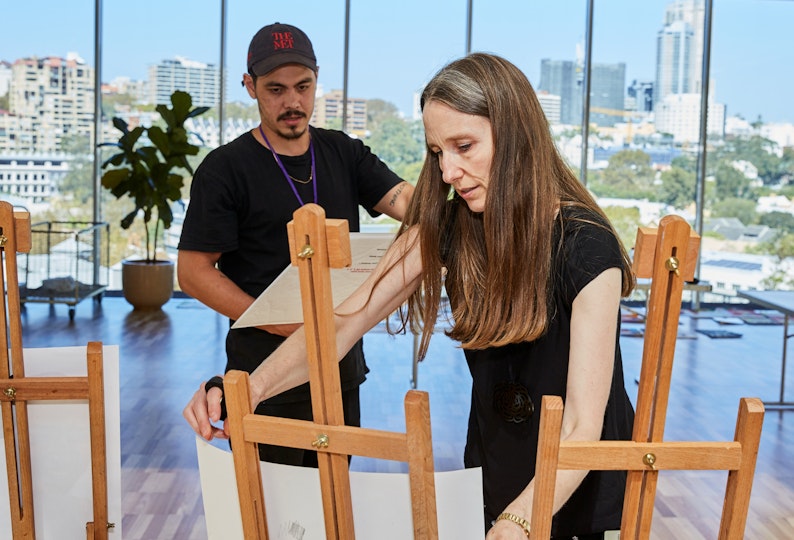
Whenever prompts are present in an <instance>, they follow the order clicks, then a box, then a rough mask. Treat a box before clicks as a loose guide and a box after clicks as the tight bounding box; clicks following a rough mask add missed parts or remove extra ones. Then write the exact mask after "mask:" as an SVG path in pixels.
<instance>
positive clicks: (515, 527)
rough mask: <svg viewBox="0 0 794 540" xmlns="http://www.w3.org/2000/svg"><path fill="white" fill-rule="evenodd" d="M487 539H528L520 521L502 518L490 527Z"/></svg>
mask: <svg viewBox="0 0 794 540" xmlns="http://www.w3.org/2000/svg"><path fill="white" fill-rule="evenodd" d="M485 540H527V535H526V533H524V529H522V528H521V525H519V524H518V523H513V522H512V521H509V520H506V519H500V520H499V521H497V522H495V523H494V525H493V527H491V528H490V530H489V531H488V534H486V535H485Z"/></svg>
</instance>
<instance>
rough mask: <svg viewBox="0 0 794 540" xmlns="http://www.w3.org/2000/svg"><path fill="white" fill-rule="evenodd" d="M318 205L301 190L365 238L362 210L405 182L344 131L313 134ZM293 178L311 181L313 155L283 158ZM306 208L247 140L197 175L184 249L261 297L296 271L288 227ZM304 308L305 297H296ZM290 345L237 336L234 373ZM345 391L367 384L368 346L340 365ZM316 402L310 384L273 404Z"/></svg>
mask: <svg viewBox="0 0 794 540" xmlns="http://www.w3.org/2000/svg"><path fill="white" fill-rule="evenodd" d="M309 129H310V133H311V137H312V144H313V146H314V153H315V159H316V163H315V170H316V176H317V177H316V178H315V179H314V180H315V181H316V182H317V198H318V200H317V201H315V200H314V194H313V188H312V183H311V182H308V183H305V184H303V183H300V182H294V185H295V187H296V188H297V189H298V193H299V195H300V198H301V199H302V200H303V202H304V203H309V202H316V203H317V204H319V205H320V206H322V207H323V209H324V210H325V213H326V217H327V218H336V219H347V220H348V223H349V227H350V231H351V232H356V231H358V230H359V215H358V207H359V205H361V206H363V207H364V208H365V209H366V210H367V211H368V212H369V213H370V214H371V215H373V216H375V215H377V213H376V212H375V211H374V210H373V207H374V206H375V205H376V204H377V203H378V202H380V200H381V199H382V198H383V197H384V196H385V195H386V194H387V193H388V192H389V191H390V190H391V189H392V188H393V187H394V186H396V185H397V184H399V183H400V182H402V179H400V177H398V176H397V175H396V174H394V173H393V172H392V171H391V170H389V168H388V167H387V166H386V165H385V164H384V163H383V162H382V161H381V160H380V159H378V158H377V156H375V155H374V154H372V152H370V150H369V148H368V147H367V146H365V145H364V144H363V143H362V142H361V141H359V140H357V139H351V138H350V137H348V136H347V135H346V134H345V133H343V132H341V131H331V130H326V129H319V128H314V127H310V128H309ZM279 158H280V159H281V160H282V162H283V163H284V166H285V168H286V169H287V172H288V173H289V174H290V175H292V176H293V177H294V178H297V179H299V180H302V181H305V180H307V179H308V178H309V176H310V170H311V155H310V153H309V152H308V151H307V152H306V153H305V154H303V155H301V156H281V155H279ZM300 206H301V203H300V201H299V200H298V198H297V197H296V196H295V193H294V192H293V190H292V187H291V186H290V184H289V182H288V181H287V179H286V178H285V176H284V174H283V172H282V171H281V169H280V168H279V166H278V164H277V163H276V160H275V159H274V157H273V154H272V153H271V152H270V150H269V149H268V148H266V147H265V146H262V145H261V144H260V143H259V142H258V141H257V140H256V139H255V138H254V136H253V135H252V134H251V133H250V132H247V133H245V134H243V135H241V136H240V137H238V138H237V139H235V140H234V141H231V142H230V143H228V144H226V145H224V146H221V147H219V148H216V149H215V150H213V151H212V152H210V153H209V154H208V155H207V157H206V158H205V159H204V161H203V162H202V163H201V165H199V167H198V168H197V169H196V173H195V175H194V176H193V183H192V185H191V188H190V203H189V205H188V208H187V213H186V215H185V221H184V224H183V226H182V236H181V238H180V241H179V249H184V250H192V251H203V252H220V253H221V256H220V260H219V262H218V268H219V269H220V270H221V271H222V272H223V273H224V274H225V275H226V276H227V277H229V279H231V280H232V281H233V282H234V283H235V284H236V285H237V286H238V287H240V288H241V289H242V290H244V291H245V292H247V293H248V294H250V295H251V296H253V297H258V296H259V295H260V294H261V293H262V292H263V291H264V290H265V289H266V288H267V287H268V286H269V285H270V283H272V282H273V280H274V279H275V278H276V277H277V276H278V275H279V274H280V273H281V272H282V271H283V270H284V268H286V267H287V265H289V264H290V257H289V241H288V238H287V223H288V222H289V221H291V220H292V214H293V213H294V212H295V210H297V209H298V208H299V207H300ZM295 301H296V302H300V291H295ZM283 340H284V338H282V337H280V336H276V335H273V334H269V333H267V332H264V331H262V330H258V329H256V328H242V329H234V330H230V334H229V339H227V355H228V363H227V366H226V369H227V371H228V370H230V369H241V370H245V371H248V372H251V371H253V370H254V369H255V368H256V367H257V366H258V365H259V363H260V362H261V361H262V360H263V359H264V358H266V357H267V356H268V355H269V354H270V353H271V352H272V351H273V350H275V348H276V347H277V346H278V345H279V344H280V343H281V342H282V341H283ZM340 370H341V380H342V386H343V388H345V389H346V388H350V387H353V386H357V385H358V384H360V383H361V382H363V380H364V378H365V377H364V376H365V374H366V371H367V370H366V364H365V362H364V357H363V352H362V349H361V344H360V343H359V344H358V345H357V346H355V347H354V348H353V350H352V351H351V354H349V355H348V356H347V357H346V358H345V359H344V360H343V361H342V363H341V364H340ZM295 399H309V393H308V384H306V385H302V386H300V387H298V388H296V389H293V390H291V391H289V392H286V393H284V394H281V395H280V396H278V397H277V398H275V399H273V400H269V401H273V402H280V401H294V400H295Z"/></svg>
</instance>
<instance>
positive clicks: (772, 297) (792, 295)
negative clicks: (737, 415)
mask: <svg viewBox="0 0 794 540" xmlns="http://www.w3.org/2000/svg"><path fill="white" fill-rule="evenodd" d="M736 295H737V296H739V297H741V298H746V299H747V300H749V301H750V302H752V303H753V304H757V305H759V306H762V307H765V308H769V309H774V310H775V311H779V312H781V313H782V314H783V362H782V368H781V371H780V399H779V400H778V401H767V402H764V405H766V406H767V408H770V409H785V410H794V401H786V400H785V399H784V395H785V391H786V355H787V343H788V338H790V337H791V336H794V334H789V332H788V322H789V318H790V317H791V316H792V315H794V291H736Z"/></svg>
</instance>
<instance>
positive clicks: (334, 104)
mask: <svg viewBox="0 0 794 540" xmlns="http://www.w3.org/2000/svg"><path fill="white" fill-rule="evenodd" d="M343 104H344V100H343V99H342V91H341V90H331V91H330V92H327V93H324V94H322V95H318V96H317V98H316V99H315V100H314V114H313V115H312V118H311V123H312V124H313V125H315V126H318V127H331V128H336V129H340V128H341V127H342V105H343ZM333 120H338V121H339V125H336V126H335V125H332V124H333V123H332V121H333ZM345 131H346V132H347V133H353V134H355V135H358V136H359V137H363V136H364V135H365V134H366V132H367V100H366V99H364V98H352V97H350V96H348V98H347V126H345Z"/></svg>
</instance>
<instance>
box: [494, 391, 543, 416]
mask: <svg viewBox="0 0 794 540" xmlns="http://www.w3.org/2000/svg"><path fill="white" fill-rule="evenodd" d="M493 406H494V409H496V412H498V413H499V415H500V416H501V417H502V419H503V420H504V421H505V422H512V423H514V424H520V423H522V422H526V421H527V420H529V419H530V418H532V413H534V412H535V404H534V403H532V398H531V397H529V391H528V390H527V388H526V387H525V386H524V385H522V384H518V383H515V382H504V383H499V384H497V385H496V386H494V392H493Z"/></svg>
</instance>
